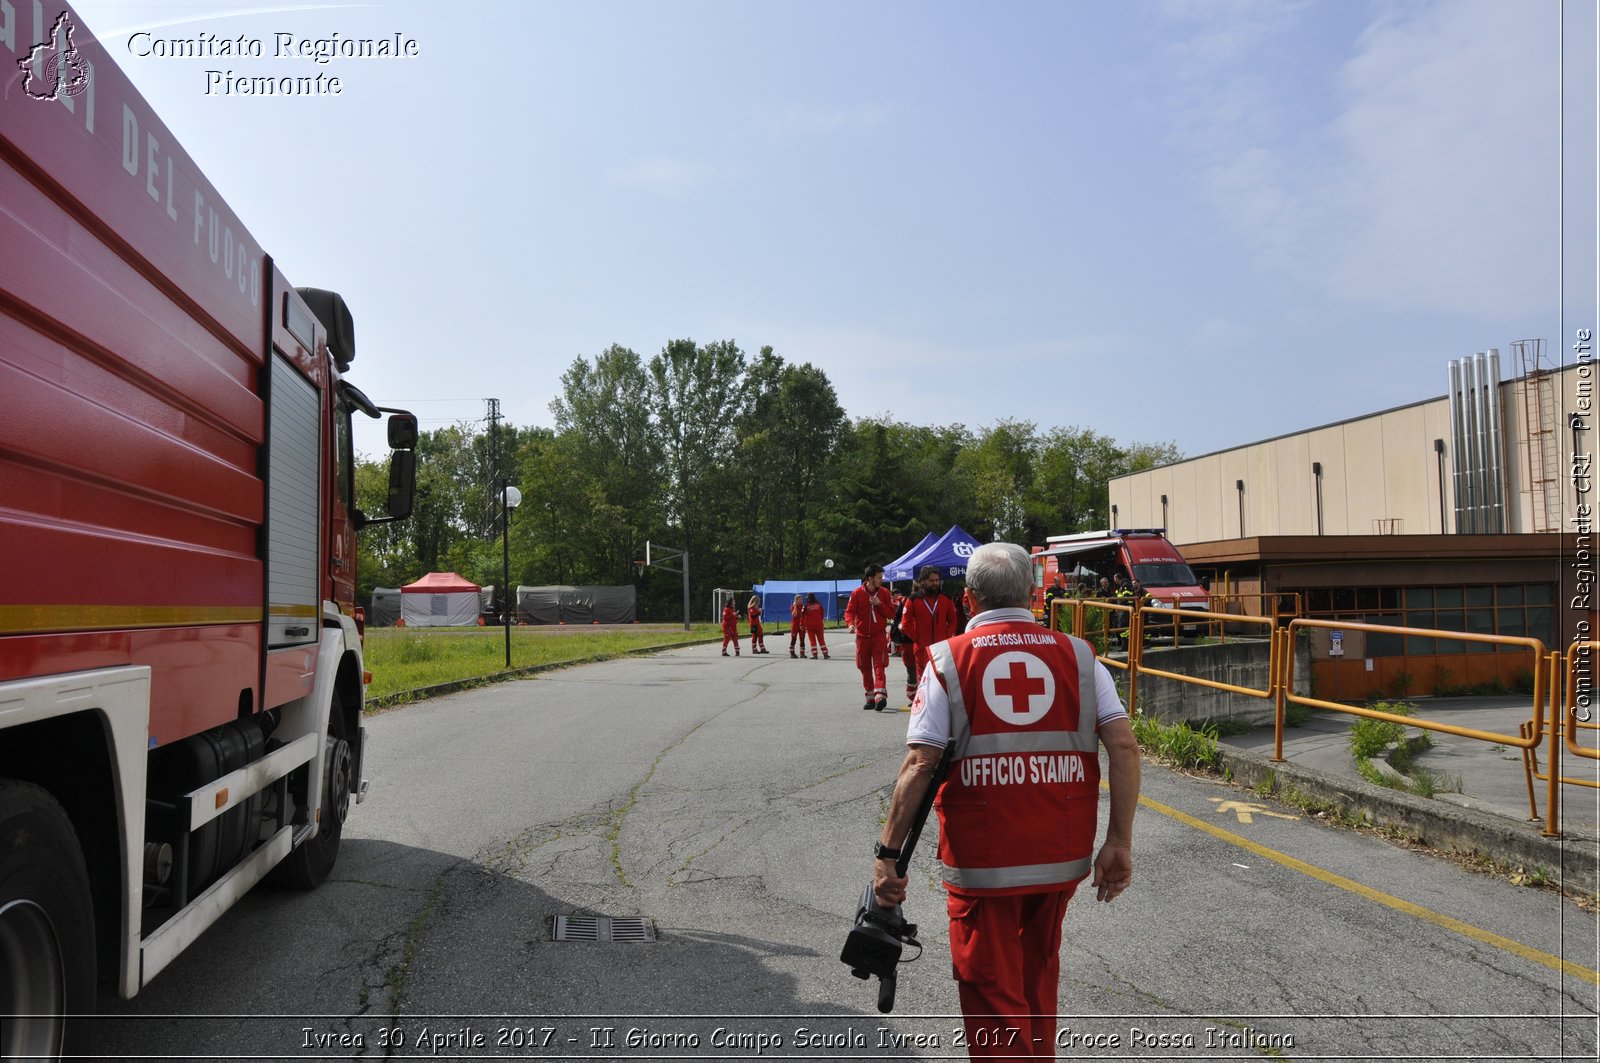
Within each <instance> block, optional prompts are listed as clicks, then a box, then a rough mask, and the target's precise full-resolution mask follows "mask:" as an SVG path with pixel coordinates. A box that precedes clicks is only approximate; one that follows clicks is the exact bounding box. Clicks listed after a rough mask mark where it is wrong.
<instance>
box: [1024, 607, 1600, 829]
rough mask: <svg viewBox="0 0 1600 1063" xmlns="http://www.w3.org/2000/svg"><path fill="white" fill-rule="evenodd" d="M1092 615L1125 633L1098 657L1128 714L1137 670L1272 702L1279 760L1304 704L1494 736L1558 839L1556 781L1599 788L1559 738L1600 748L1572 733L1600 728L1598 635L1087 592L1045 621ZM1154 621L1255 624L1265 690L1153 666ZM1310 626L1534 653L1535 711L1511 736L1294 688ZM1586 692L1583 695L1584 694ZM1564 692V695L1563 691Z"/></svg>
mask: <svg viewBox="0 0 1600 1063" xmlns="http://www.w3.org/2000/svg"><path fill="white" fill-rule="evenodd" d="M1063 610H1070V620H1069V624H1068V626H1065V627H1062V626H1060V625H1061V622H1062V620H1063V619H1064V617H1063V613H1062V611H1063ZM1097 615H1098V616H1102V617H1104V619H1103V621H1101V623H1100V624H1097V625H1096V626H1097V627H1099V628H1100V630H1101V632H1103V633H1104V634H1106V635H1107V636H1108V637H1110V636H1113V635H1117V634H1119V633H1121V632H1126V633H1127V640H1128V652H1127V654H1126V656H1125V657H1124V658H1122V659H1118V658H1116V657H1111V656H1108V655H1106V654H1103V653H1100V652H1098V651H1097V652H1096V659H1097V660H1099V661H1100V662H1101V663H1103V664H1105V665H1106V666H1107V667H1110V668H1116V669H1119V670H1121V671H1123V672H1126V673H1127V676H1128V711H1129V712H1130V714H1136V713H1137V711H1138V689H1139V688H1138V684H1139V676H1140V674H1141V673H1142V674H1145V675H1151V676H1156V677H1158V678H1161V679H1170V680H1173V681H1175V682H1179V683H1189V684H1191V685H1194V686H1202V687H1208V688H1210V689H1212V690H1221V691H1224V692H1226V693H1230V694H1239V695H1242V696H1244V697H1253V698H1265V699H1270V700H1271V701H1273V703H1274V712H1273V718H1274V735H1273V750H1272V759H1273V760H1275V761H1280V762H1281V761H1282V760H1283V759H1284V756H1283V731H1284V710H1285V708H1286V706H1287V705H1289V704H1295V705H1305V706H1307V707H1309V708H1317V709H1324V710H1327V711H1330V712H1340V713H1344V714H1346V715H1350V716H1362V717H1366V718H1367V719H1373V720H1384V721H1387V722H1390V723H1398V724H1401V725H1403V726H1406V727H1416V728H1420V729H1422V730H1426V731H1438V732H1440V733H1442V734H1449V735H1455V736H1456V737H1459V738H1470V739H1474V740H1476V741H1480V742H1493V743H1496V744H1499V745H1505V746H1509V747H1511V748H1513V749H1518V750H1521V751H1522V757H1523V765H1524V769H1525V771H1526V774H1527V780H1528V815H1529V818H1530V819H1534V820H1537V819H1539V818H1540V817H1539V814H1538V803H1537V798H1536V794H1535V790H1534V785H1533V781H1534V779H1536V778H1537V779H1539V780H1541V781H1544V782H1545V783H1546V784H1547V787H1546V794H1545V815H1544V834H1545V836H1546V837H1559V836H1560V834H1561V831H1560V819H1559V807H1560V802H1559V801H1558V800H1557V796H1558V787H1559V786H1560V785H1561V784H1563V783H1566V784H1570V785H1581V786H1596V785H1597V783H1596V782H1595V781H1594V780H1591V779H1580V778H1572V777H1569V776H1563V775H1562V774H1561V770H1560V769H1561V749H1562V745H1563V742H1564V744H1565V746H1566V748H1567V750H1568V751H1569V752H1570V753H1572V754H1573V755H1575V756H1579V757H1585V758H1588V759H1600V749H1597V748H1596V747H1593V746H1585V745H1580V744H1579V743H1578V742H1577V738H1576V736H1577V732H1578V731H1580V730H1600V724H1597V723H1594V722H1591V721H1589V720H1582V719H1579V718H1578V716H1577V713H1578V711H1579V710H1580V709H1581V708H1587V704H1586V703H1585V704H1583V705H1580V703H1579V692H1580V691H1579V685H1578V671H1579V670H1578V664H1579V662H1580V661H1582V660H1585V659H1586V658H1585V657H1584V655H1585V654H1597V653H1600V642H1575V643H1573V644H1572V646H1571V647H1569V649H1568V652H1567V653H1566V654H1561V653H1555V652H1549V651H1547V650H1546V649H1545V645H1544V643H1543V642H1541V641H1539V640H1538V639H1535V638H1526V637H1522V636H1516V635H1482V634H1478V633H1476V632H1470V631H1442V630H1438V629H1435V628H1414V627H1395V626H1391V625H1387V624H1364V623H1357V622H1354V621H1348V620H1311V619H1307V618H1305V617H1295V618H1294V619H1292V620H1290V622H1289V623H1288V624H1287V625H1281V624H1280V619H1281V617H1279V616H1250V615H1247V614H1239V613H1216V612H1206V611H1202V610H1198V609H1177V608H1171V607H1167V606H1153V605H1146V606H1140V607H1135V606H1133V605H1130V604H1127V603H1124V602H1110V601H1098V600H1092V599H1060V600H1057V601H1055V602H1052V603H1051V609H1050V622H1051V626H1052V627H1053V628H1055V629H1057V630H1066V631H1070V632H1071V633H1072V634H1074V635H1077V636H1078V637H1079V638H1092V637H1093V636H1094V635H1095V634H1098V633H1100V632H1091V631H1090V630H1089V626H1090V618H1091V617H1095V616H1097ZM1155 618H1159V619H1160V622H1161V624H1162V625H1165V624H1166V623H1171V624H1172V626H1173V628H1174V629H1175V630H1176V629H1178V628H1180V627H1181V626H1182V625H1183V624H1184V623H1186V622H1195V623H1207V624H1208V623H1219V622H1226V623H1230V624H1249V625H1259V626H1261V627H1262V628H1263V629H1264V633H1265V635H1266V638H1267V643H1268V667H1267V685H1266V687H1265V688H1264V689H1263V688H1261V687H1247V686H1240V685H1238V684H1234V683H1225V682H1222V681H1220V680H1215V679H1206V678H1204V677H1201V676H1192V675H1184V674H1182V673H1180V672H1174V671H1170V670H1168V669H1162V668H1152V667H1150V666H1149V665H1147V664H1145V663H1144V633H1145V629H1146V621H1147V619H1155ZM1313 628H1324V629H1337V630H1343V631H1364V632H1370V633H1375V634H1392V635H1402V636H1409V637H1420V638H1433V639H1444V640H1449V641H1456V642H1466V643H1477V644H1479V645H1488V646H1508V647H1511V648H1513V649H1521V650H1524V651H1526V652H1527V653H1528V654H1529V655H1530V656H1531V657H1532V665H1533V667H1532V669H1531V671H1532V674H1533V694H1532V706H1531V716H1532V718H1531V719H1530V720H1529V721H1528V722H1527V723H1524V724H1522V725H1521V726H1520V727H1519V729H1518V733H1517V734H1515V735H1510V734H1502V733H1500V732H1498V731H1487V730H1483V729H1481V728H1477V727H1463V726H1460V725H1458V724H1451V723H1444V722H1443V721H1440V720H1430V719H1427V718H1424V717H1419V716H1401V715H1399V714H1398V713H1392V712H1384V711H1382V710H1380V709H1373V708H1367V707H1365V706H1360V705H1347V704H1344V703H1342V702H1336V701H1327V700H1324V699H1321V698H1314V697H1309V696H1306V695H1302V694H1296V693H1295V692H1294V670H1295V653H1294V648H1295V640H1296V638H1298V637H1299V635H1300V634H1301V632H1303V631H1307V630H1310V629H1313ZM1108 648H1109V647H1108ZM1583 693H1585V694H1587V691H1584V692H1583ZM1563 695H1565V696H1564V697H1563ZM1563 710H1564V712H1563ZM1547 740H1548V748H1547V752H1546V758H1547V760H1548V763H1549V770H1548V771H1545V772H1541V771H1540V770H1539V762H1538V756H1537V750H1538V748H1539V745H1540V743H1541V742H1545V741H1547Z"/></svg>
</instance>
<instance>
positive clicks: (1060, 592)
mask: <svg viewBox="0 0 1600 1063" xmlns="http://www.w3.org/2000/svg"><path fill="white" fill-rule="evenodd" d="M1058 564H1059V562H1058ZM1066 579H1067V578H1066V575H1065V574H1064V573H1063V572H1062V571H1061V569H1060V568H1059V567H1058V568H1057V569H1056V579H1055V582H1054V583H1052V584H1050V586H1048V587H1046V588H1045V591H1044V623H1045V626H1046V627H1055V626H1056V624H1052V623H1051V613H1050V603H1052V602H1054V601H1055V600H1056V599H1057V598H1060V599H1062V600H1063V601H1065V600H1066V599H1067V598H1068V597H1069V596H1070V594H1071V592H1070V591H1068V590H1067V582H1066Z"/></svg>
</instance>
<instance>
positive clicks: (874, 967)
mask: <svg viewBox="0 0 1600 1063" xmlns="http://www.w3.org/2000/svg"><path fill="white" fill-rule="evenodd" d="M896 866H898V865H896ZM903 873H904V872H902V874H903ZM905 945H915V946H916V947H917V948H918V950H920V949H921V948H922V942H920V941H918V940H917V924H915V923H908V922H906V920H905V917H904V916H903V915H901V914H900V906H899V905H898V904H891V905H890V906H889V907H887V908H885V907H883V906H882V905H881V904H879V903H878V898H876V897H874V896H873V895H872V884H871V883H868V884H867V888H866V891H865V892H864V893H862V894H861V907H860V908H858V909H856V925H855V926H853V927H851V928H850V936H849V937H847V938H845V939H844V950H843V951H842V952H840V953H839V959H841V960H843V961H844V962H845V963H847V964H849V965H850V973H851V974H853V975H855V976H856V977H857V978H860V979H862V980H863V981H865V980H866V979H868V978H871V977H872V976H873V975H877V976H878V1010H879V1011H881V1012H883V1013H884V1014H885V1015H887V1014H889V1012H891V1011H893V1010H894V988H895V974H896V970H897V968H898V967H899V965H900V953H901V951H902V947H903V946H905ZM918 955H921V953H920V951H919V952H918Z"/></svg>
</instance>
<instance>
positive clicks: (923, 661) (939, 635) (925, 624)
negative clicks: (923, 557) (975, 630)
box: [900, 565, 960, 701]
mask: <svg viewBox="0 0 1600 1063" xmlns="http://www.w3.org/2000/svg"><path fill="white" fill-rule="evenodd" d="M943 584H944V577H943V576H942V575H940V574H939V570H938V569H937V568H935V567H933V566H932V565H929V566H928V567H926V568H924V569H923V570H922V572H921V573H920V574H919V576H918V579H917V585H918V588H919V593H918V594H917V596H916V597H914V598H910V599H907V601H906V609H905V614H904V616H902V617H901V620H900V630H901V631H902V632H903V633H905V634H907V635H909V636H911V647H912V651H913V652H914V654H915V655H916V669H917V670H916V674H917V675H919V676H920V675H921V674H922V671H923V669H925V668H927V667H928V659H929V658H928V653H929V651H931V650H932V649H933V646H934V644H935V643H939V642H943V641H944V640H945V639H948V638H950V637H951V636H953V635H955V634H956V632H957V631H959V630H960V628H958V627H957V626H956V604H955V603H954V602H952V601H951V600H950V599H949V598H947V597H946V596H945V595H944V593H943V592H942V591H941V590H940V587H941V586H942V585H943ZM916 694H917V691H916V684H915V683H913V684H912V688H911V690H910V692H909V693H907V694H906V700H908V701H910V700H914V699H915V698H916Z"/></svg>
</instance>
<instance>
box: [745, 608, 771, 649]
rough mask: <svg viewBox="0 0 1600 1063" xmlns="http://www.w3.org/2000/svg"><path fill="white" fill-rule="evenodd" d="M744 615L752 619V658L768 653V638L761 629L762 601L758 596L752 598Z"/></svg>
mask: <svg viewBox="0 0 1600 1063" xmlns="http://www.w3.org/2000/svg"><path fill="white" fill-rule="evenodd" d="M744 615H745V616H747V617H749V618H750V656H752V657H754V656H755V655H756V654H758V653H766V652H767V636H766V633H765V632H764V631H762V629H761V599H760V598H759V597H757V596H756V595H754V594H752V595H751V596H750V601H749V603H748V604H747V605H746V606H745V607H744Z"/></svg>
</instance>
